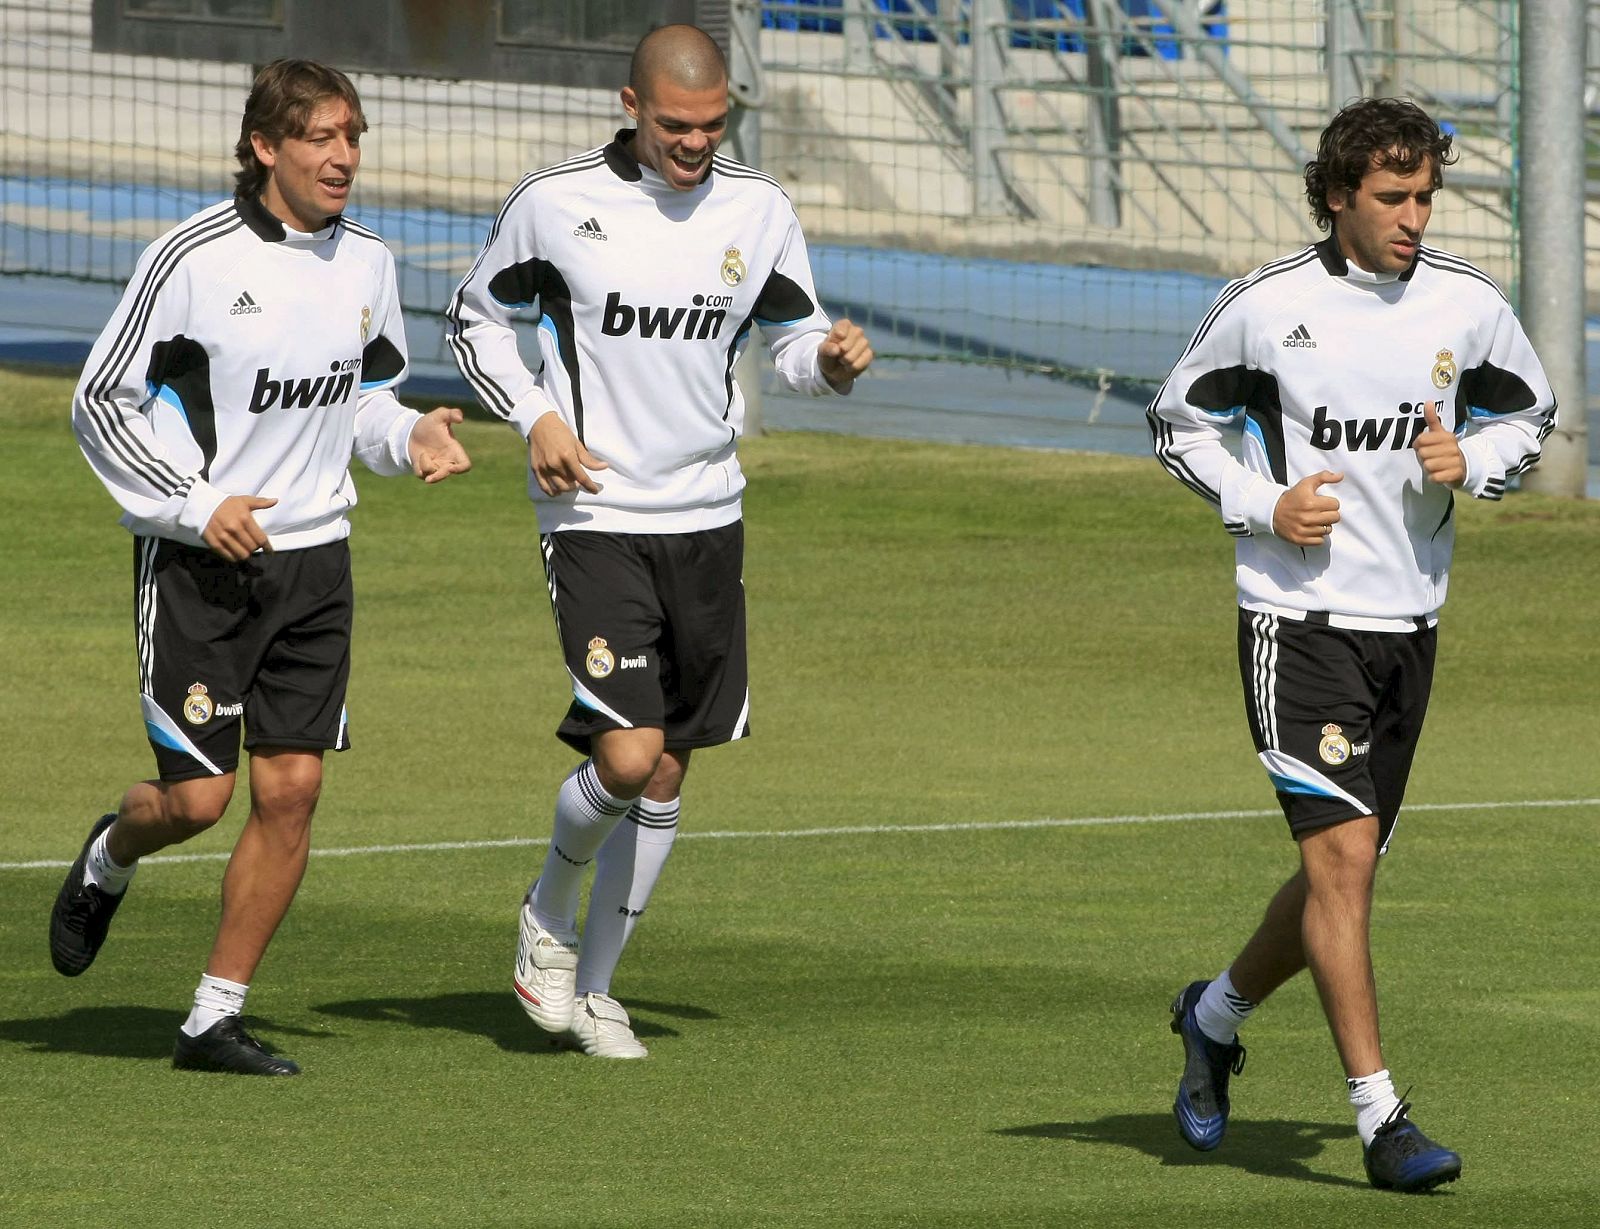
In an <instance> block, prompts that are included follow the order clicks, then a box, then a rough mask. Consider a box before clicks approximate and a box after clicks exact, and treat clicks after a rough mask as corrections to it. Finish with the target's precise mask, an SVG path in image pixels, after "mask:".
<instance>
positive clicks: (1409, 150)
mask: <svg viewBox="0 0 1600 1229" xmlns="http://www.w3.org/2000/svg"><path fill="white" fill-rule="evenodd" d="M1450 144H1451V137H1450V134H1449V133H1447V132H1444V131H1442V130H1441V129H1440V128H1439V125H1438V124H1436V123H1434V122H1433V120H1432V119H1431V118H1430V117H1429V115H1428V113H1427V112H1426V111H1424V110H1423V109H1422V108H1421V107H1419V106H1417V104H1416V103H1414V102H1411V101H1410V100H1408V99H1405V98H1361V99H1357V100H1356V101H1355V102H1352V103H1349V104H1347V105H1346V106H1345V107H1344V108H1343V109H1342V110H1340V112H1339V114H1337V115H1335V116H1334V117H1333V119H1332V120H1330V121H1329V123H1328V126H1327V127H1326V128H1324V129H1323V130H1322V139H1321V140H1320V141H1318V142H1317V156H1316V157H1315V158H1314V159H1313V160H1312V161H1310V162H1308V163H1306V200H1308V201H1310V202H1311V216H1312V217H1313V218H1315V219H1316V222H1317V227H1318V229H1320V230H1328V229H1329V228H1330V227H1332V226H1333V210H1331V209H1329V208H1328V193H1329V192H1336V193H1342V192H1354V191H1355V190H1356V189H1357V188H1359V187H1360V186H1361V180H1362V179H1363V178H1364V177H1365V176H1366V174H1367V172H1368V171H1370V170H1372V169H1374V167H1388V168H1389V169H1390V170H1393V171H1394V172H1395V173H1396V174H1399V175H1414V174H1415V173H1416V171H1417V168H1418V167H1420V166H1421V165H1422V163H1423V160H1424V159H1427V160H1428V161H1430V162H1431V163H1432V165H1433V186H1434V188H1435V189H1437V188H1438V187H1439V186H1440V185H1441V184H1442V183H1444V168H1445V167H1446V166H1448V165H1450V164H1451V163H1452V162H1454V161H1455V160H1456V155H1455V154H1454V153H1453V152H1452V151H1451V149H1450Z"/></svg>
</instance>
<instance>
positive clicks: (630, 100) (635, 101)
mask: <svg viewBox="0 0 1600 1229" xmlns="http://www.w3.org/2000/svg"><path fill="white" fill-rule="evenodd" d="M622 109H623V110H624V111H626V112H627V113H628V118H629V119H631V120H633V121H634V122H635V123H637V122H638V119H639V95H637V94H635V93H634V92H633V87H632V86H631V85H625V86H623V87H622Z"/></svg>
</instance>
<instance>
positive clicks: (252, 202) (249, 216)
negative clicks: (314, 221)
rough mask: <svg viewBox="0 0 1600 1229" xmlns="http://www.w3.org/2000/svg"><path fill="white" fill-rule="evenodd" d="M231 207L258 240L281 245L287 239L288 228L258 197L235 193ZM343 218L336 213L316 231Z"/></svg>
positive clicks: (326, 219) (325, 220)
mask: <svg viewBox="0 0 1600 1229" xmlns="http://www.w3.org/2000/svg"><path fill="white" fill-rule="evenodd" d="M233 207H234V209H235V210H236V211H237V212H238V214H239V217H240V218H242V219H243V220H244V224H245V225H246V226H248V227H249V228H250V229H251V230H252V231H254V232H255V235H256V237H257V238H258V239H261V240H263V241H265V242H267V243H282V242H283V241H284V240H285V239H286V238H288V233H289V232H288V227H286V226H284V224H283V222H282V220H280V219H279V218H278V217H277V216H276V215H274V214H273V213H272V212H271V211H270V210H269V209H268V208H267V207H266V206H265V205H263V204H262V203H261V198H260V197H259V196H245V195H244V194H243V193H235V194H234V197H233ZM343 216H344V215H343V214H339V213H336V214H334V215H333V216H332V217H331V218H325V219H323V222H322V227H318V229H319V230H320V229H322V228H323V227H328V226H332V225H333V224H334V223H335V222H337V221H338V220H339V219H340V218H341V217H343Z"/></svg>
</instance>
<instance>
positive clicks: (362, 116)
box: [233, 60, 367, 196]
mask: <svg viewBox="0 0 1600 1229" xmlns="http://www.w3.org/2000/svg"><path fill="white" fill-rule="evenodd" d="M330 98H337V99H342V100H343V101H344V102H345V103H346V104H347V105H348V106H349V108H350V117H351V127H352V128H353V129H354V130H355V135H357V136H359V135H360V134H361V133H363V132H365V131H366V130H367V117H366V113H365V112H363V111H362V110H361V99H360V97H359V96H358V95H357V94H356V87H355V86H353V85H351V84H350V78H349V77H347V76H345V75H344V74H343V73H342V72H340V71H339V70H338V69H337V68H329V67H328V66H327V65H326V64H318V63H317V62H316V61H315V60H274V61H273V62H272V63H271V64H268V65H267V66H266V67H265V68H263V69H262V70H261V71H260V72H259V73H257V74H256V80H255V84H254V85H253V86H251V87H250V97H249V98H248V99H246V100H245V104H244V119H242V120H241V121H240V122H239V143H238V144H237V145H235V146H234V147H233V153H234V157H236V158H238V159H239V165H240V167H241V168H242V169H241V170H239V171H237V172H235V173H234V180H235V181H236V183H237V185H238V186H237V188H235V191H236V192H238V194H239V195H240V196H260V195H261V191H262V189H263V188H265V187H266V186H267V177H268V176H269V175H270V174H271V172H270V171H269V170H268V169H267V167H266V166H265V164H263V163H262V161H261V159H259V158H257V157H256V151H255V147H254V146H253V145H251V144H250V134H251V133H253V132H259V133H260V134H261V135H262V136H263V137H265V138H266V139H267V142H268V143H269V144H271V145H276V144H278V142H280V141H282V140H283V139H284V138H285V137H298V136H302V135H304V133H305V131H306V125H307V124H309V123H310V122H311V116H312V115H313V114H314V113H315V111H316V109H317V107H318V106H320V105H321V104H322V103H324V102H327V101H328V100H329V99H330Z"/></svg>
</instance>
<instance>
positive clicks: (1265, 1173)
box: [994, 1114, 1367, 1190]
mask: <svg viewBox="0 0 1600 1229" xmlns="http://www.w3.org/2000/svg"><path fill="white" fill-rule="evenodd" d="M994 1133H995V1134H996V1135H1020V1136H1027V1137H1032V1138H1035V1139H1063V1140H1074V1141H1077V1142H1079V1143H1086V1144H1114V1145H1116V1146H1118V1147H1122V1148H1132V1149H1135V1150H1136V1151H1139V1152H1142V1153H1144V1154H1145V1155H1146V1156H1149V1157H1154V1158H1155V1159H1156V1160H1158V1161H1160V1162H1161V1163H1162V1164H1163V1165H1174V1166H1178V1165H1182V1166H1189V1165H1227V1166H1231V1167H1232V1168H1234V1169H1242V1170H1244V1171H1245V1172H1246V1173H1252V1174H1257V1175H1259V1176H1261V1177H1263V1178H1288V1179H1292V1180H1295V1181H1299V1182H1316V1183H1320V1184H1322V1185H1324V1186H1351V1187H1358V1188H1360V1189H1361V1190H1365V1189H1367V1184H1366V1183H1365V1182H1358V1181H1355V1180H1354V1179H1351V1178H1341V1177H1338V1176H1337V1175H1335V1174H1325V1173H1318V1172H1316V1171H1315V1170H1313V1169H1311V1168H1309V1167H1308V1165H1307V1164H1306V1162H1308V1161H1310V1160H1313V1159H1314V1158H1316V1157H1317V1156H1319V1155H1321V1153H1322V1151H1323V1149H1324V1147H1325V1146H1326V1145H1327V1144H1328V1143H1330V1142H1332V1141H1334V1140H1345V1139H1352V1138H1354V1137H1355V1134H1356V1129H1355V1127H1353V1126H1351V1125H1349V1124H1347V1123H1338V1124H1335V1123H1329V1122H1283V1121H1260V1122H1252V1121H1250V1120H1249V1119H1242V1120H1241V1119H1238V1118H1235V1119H1233V1120H1232V1121H1230V1122H1229V1123H1228V1138H1227V1140H1226V1142H1225V1143H1224V1144H1223V1145H1222V1147H1221V1148H1219V1149H1217V1150H1216V1151H1215V1152H1196V1151H1195V1150H1194V1149H1192V1148H1190V1147H1189V1145H1188V1144H1186V1143H1184V1142H1183V1140H1181V1139H1180V1138H1179V1137H1178V1130H1177V1127H1176V1126H1174V1125H1173V1121H1172V1115H1171V1114H1113V1115H1111V1116H1110V1117H1107V1118H1097V1119H1095V1120H1094V1121H1093V1122H1041V1123H1036V1124H1035V1125H1033V1126H1027V1127H997V1128H995V1132H994Z"/></svg>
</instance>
